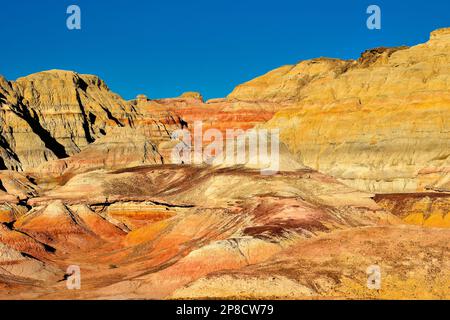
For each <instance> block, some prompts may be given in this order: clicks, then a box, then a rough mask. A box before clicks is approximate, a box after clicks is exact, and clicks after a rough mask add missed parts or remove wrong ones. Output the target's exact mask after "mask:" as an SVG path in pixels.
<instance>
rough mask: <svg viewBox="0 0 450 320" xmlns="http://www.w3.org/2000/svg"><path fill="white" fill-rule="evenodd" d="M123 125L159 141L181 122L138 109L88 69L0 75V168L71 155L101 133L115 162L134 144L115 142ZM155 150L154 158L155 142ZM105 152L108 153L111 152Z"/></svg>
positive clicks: (25, 166)
mask: <svg viewBox="0 0 450 320" xmlns="http://www.w3.org/2000/svg"><path fill="white" fill-rule="evenodd" d="M124 127H125V128H132V129H136V130H137V129H139V130H138V131H139V132H140V134H141V135H142V138H141V140H144V139H147V140H148V141H143V142H142V143H141V144H142V145H146V146H149V145H152V146H156V147H157V146H158V144H159V143H161V142H162V141H167V140H170V132H171V131H173V130H175V129H177V128H179V127H180V121H179V120H178V118H176V117H174V116H172V115H171V114H170V113H169V112H165V114H164V115H155V114H148V113H147V114H145V113H142V112H139V111H138V110H136V109H135V107H134V106H133V105H131V104H129V103H128V102H126V101H124V100H123V99H122V98H121V97H120V96H118V95H116V94H114V93H112V92H111V91H110V90H109V89H108V87H107V86H106V84H105V83H104V82H103V81H102V80H101V79H99V78H98V77H96V76H92V75H81V74H77V73H75V72H71V71H62V70H52V71H45V72H40V73H36V74H33V75H30V76H27V77H24V78H19V79H17V81H7V80H6V79H4V78H3V77H1V78H0V130H1V131H0V158H1V161H0V169H14V170H28V169H31V168H36V167H39V166H41V165H42V164H43V163H45V162H47V161H50V160H57V159H65V158H67V157H69V156H72V155H75V154H77V153H79V152H80V151H82V150H83V149H84V148H86V147H87V146H89V145H91V144H92V143H94V142H96V141H97V140H99V139H103V140H105V139H106V140H107V141H109V143H110V148H109V149H113V150H116V151H117V152H116V154H115V156H114V157H115V158H116V162H117V163H116V164H119V163H120V157H122V156H124V157H126V153H128V152H130V151H132V150H131V149H130V148H132V144H131V145H130V146H128V147H125V146H124V148H120V147H118V145H117V143H116V142H117V138H116V137H114V136H115V135H117V134H118V133H117V128H124ZM126 132H127V131H123V132H122V133H121V135H123V133H126ZM126 135H127V134H125V136H126ZM130 135H131V134H128V136H130ZM105 136H106V138H104V137H105ZM123 137H124V136H122V138H123ZM98 144H101V142H99V143H98ZM98 144H97V146H98ZM150 149H152V148H150ZM143 150H144V149H143V148H139V150H137V149H136V150H134V152H138V153H143V152H144V151H143ZM99 151H100V152H98V153H97V154H96V155H95V156H96V157H97V160H99V159H103V153H102V152H103V151H105V150H99ZM151 152H152V151H151ZM91 153H92V148H91ZM153 153H155V158H158V157H157V156H156V154H157V151H156V148H155V152H153ZM107 154H108V156H109V158H111V152H107ZM144 158H145V157H144ZM151 158H152V159H153V158H154V157H151ZM105 161H106V162H111V160H108V159H106V160H105ZM152 161H153V160H152ZM87 162H89V161H87ZM156 162H160V160H156ZM60 165H64V164H60ZM122 165H126V163H122Z"/></svg>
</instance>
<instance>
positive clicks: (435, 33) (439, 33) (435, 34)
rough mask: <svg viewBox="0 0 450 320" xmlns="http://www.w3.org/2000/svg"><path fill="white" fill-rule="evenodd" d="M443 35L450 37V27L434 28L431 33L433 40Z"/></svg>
mask: <svg viewBox="0 0 450 320" xmlns="http://www.w3.org/2000/svg"><path fill="white" fill-rule="evenodd" d="M442 37H445V38H447V37H448V38H450V27H447V28H441V29H437V30H434V31H433V32H431V34H430V39H431V40H434V39H438V38H442Z"/></svg>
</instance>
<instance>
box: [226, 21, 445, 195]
mask: <svg viewBox="0 0 450 320" xmlns="http://www.w3.org/2000/svg"><path fill="white" fill-rule="evenodd" d="M449 66H450V29H441V30H437V31H435V32H433V33H432V34H431V38H430V41H428V42H427V43H425V44H421V45H417V46H414V47H411V48H405V47H399V48H391V49H387V48H378V49H374V50H368V51H366V52H364V53H363V55H362V56H361V58H360V59H359V60H358V61H339V60H334V59H332V60H330V59H315V60H311V61H305V62H301V63H299V64H298V65H296V66H286V67H282V68H280V69H277V70H275V71H273V72H270V73H268V74H267V75H264V76H262V77H260V78H257V79H256V80H253V81H250V82H249V83H247V84H243V85H241V86H239V87H237V88H236V90H235V91H234V92H233V93H232V94H231V95H230V96H229V98H233V99H239V100H256V101H258V100H259V101H288V102H290V106H289V107H287V108H286V107H285V108H283V109H282V110H280V111H278V112H277V113H276V114H275V116H274V117H273V118H272V119H271V120H270V121H269V122H268V124H267V127H270V128H280V129H281V140H282V141H284V142H285V143H286V144H287V145H289V146H290V148H291V151H293V152H294V153H295V154H296V155H297V157H299V158H300V159H301V161H302V162H303V163H304V164H305V165H307V166H310V167H312V168H314V169H317V170H320V171H322V172H326V173H328V174H331V175H333V176H335V177H338V178H339V179H341V181H343V182H345V183H346V184H348V185H350V186H353V187H356V188H358V189H361V190H367V191H371V192H415V191H423V190H425V189H432V190H439V191H445V190H446V188H447V186H448V175H449V171H450V92H449V88H450V68H449Z"/></svg>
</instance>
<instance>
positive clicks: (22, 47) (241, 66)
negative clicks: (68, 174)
mask: <svg viewBox="0 0 450 320" xmlns="http://www.w3.org/2000/svg"><path fill="white" fill-rule="evenodd" d="M70 4H77V5H79V6H80V7H81V10H82V29H81V30H80V31H69V30H68V29H67V28H66V18H67V14H66V9H67V7H68V5H70ZM370 4H377V5H379V6H380V7H381V9H382V30H381V31H371V30H368V29H367V28H366V19H367V17H368V15H367V14H366V8H367V7H368V5H370ZM445 26H450V1H449V0H426V1H419V0H408V1H406V0H373V1H365V0H362V1H361V0H353V1H350V0H340V1H331V0H330V1H325V0H321V1H314V0H310V1H301V0H272V1H266V0H239V1H238V0H192V1H189V0H177V1H176V0H158V1H156V0H126V1H114V0H109V1H104V0H70V1H66V0H39V1H37V0H18V1H2V2H1V5H0V30H1V37H0V43H1V47H0V74H3V75H4V76H5V77H7V78H8V79H10V80H14V79H16V78H17V77H20V76H24V75H27V74H30V73H33V72H37V71H42V70H48V69H54V68H57V69H68V70H74V71H77V72H80V73H91V74H97V75H99V76H100V77H101V78H102V79H104V80H105V81H106V83H107V84H108V85H109V87H110V88H111V89H112V90H113V91H115V92H117V93H119V94H121V95H122V96H123V97H124V98H127V99H130V98H133V97H135V96H136V95H137V94H139V93H144V94H147V95H148V96H149V97H153V98H158V97H171V96H177V95H179V94H181V93H182V92H184V91H200V92H202V93H203V95H204V96H205V97H207V98H214V97H223V96H225V95H227V94H228V93H229V92H230V91H231V90H232V89H233V88H234V87H235V86H236V85H237V84H239V83H242V82H245V81H247V80H250V79H252V78H254V77H256V76H258V75H260V74H263V73H265V72H267V71H269V70H271V69H273V68H276V67H278V66H281V65H284V64H293V63H296V62H298V61H300V60H304V59H309V58H313V57H319V56H328V57H338V58H346V59H348V58H357V57H358V56H359V54H360V53H361V52H362V51H364V50H365V49H368V48H372V47H377V46H381V45H384V46H397V45H413V44H417V43H421V42H425V41H427V39H428V36H429V32H430V31H432V30H433V29H437V28H440V27H445Z"/></svg>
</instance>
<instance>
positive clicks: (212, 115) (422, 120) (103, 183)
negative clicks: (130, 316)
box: [0, 29, 450, 299]
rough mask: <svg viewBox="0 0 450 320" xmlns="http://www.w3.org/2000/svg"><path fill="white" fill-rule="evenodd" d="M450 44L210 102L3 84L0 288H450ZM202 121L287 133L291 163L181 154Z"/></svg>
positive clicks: (287, 74)
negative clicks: (192, 158) (269, 165)
mask: <svg viewBox="0 0 450 320" xmlns="http://www.w3.org/2000/svg"><path fill="white" fill-rule="evenodd" d="M449 49H450V29H442V30H437V31H435V32H433V33H432V34H431V39H430V41H429V42H427V43H425V44H422V45H418V46H414V47H411V48H406V47H398V48H377V49H372V50H368V51H366V52H364V53H363V54H362V56H361V58H360V59H359V60H357V61H342V60H338V59H327V58H319V59H313V60H309V61H303V62H300V63H299V64H297V65H295V66H284V67H281V68H279V69H276V70H274V71H272V72H269V73H268V74H266V75H264V76H262V77H259V78H257V79H255V80H252V81H250V82H248V83H245V84H242V85H240V86H238V87H237V88H236V89H235V90H234V91H233V92H232V93H231V94H230V95H229V96H228V97H227V98H224V99H213V100H209V101H206V102H204V101H203V97H202V95H201V94H199V93H195V92H188V93H185V94H183V95H181V96H180V97H178V98H168V99H158V100H151V99H148V98H147V97H146V96H144V95H139V96H137V98H136V99H134V100H132V101H125V100H123V99H122V98H120V97H119V96H118V95H116V94H114V93H112V92H111V91H110V90H109V89H108V88H107V86H106V84H105V83H104V82H103V81H102V80H100V79H99V78H98V77H96V76H90V75H80V74H77V73H74V72H69V71H58V70H54V71H46V72H41V73H37V74H34V75H30V76H28V77H24V78H20V79H18V80H16V81H7V80H6V79H4V78H0V111H1V112H0V159H1V161H0V299H11V298H13V299H24V298H25V299H102V298H105V299H172V298H175V299H196V298H229V299H236V298H241V299H242V298H244V299H270V298H275V299H281V298H283V299H327V298H331V299H405V298H411V299H430V298H431V299H448V298H449V297H450V291H449V289H450V286H449V277H448V275H449V274H450V245H449V244H450V233H449V230H450V224H449V223H450V220H449V219H450V212H449V209H450V202H449V200H450V196H449V194H450V189H449V181H450V180H449V179H450V178H449V177H450V176H449V171H450V166H449V161H450V160H449V159H450V158H449V150H450V145H449V144H450V131H449V128H450V126H449V120H448V119H449V118H450V117H449V116H450V95H449V90H448V88H449V85H450V71H449V70H450V69H449V68H448V66H449V63H450V50H449ZM198 120H201V121H203V125H204V128H203V129H204V130H207V129H208V128H215V129H219V130H220V131H221V132H225V131H226V130H227V129H242V130H246V129H250V128H253V127H255V126H256V127H262V128H279V129H280V130H281V139H282V143H281V144H280V147H279V150H280V170H279V171H277V172H274V173H273V174H271V175H262V174H261V172H260V170H258V169H259V167H257V166H254V167H252V166H251V165H250V164H249V163H243V164H240V165H235V164H232V163H231V164H223V165H219V164H217V163H215V162H213V163H212V164H211V165H207V164H196V165H191V164H171V163H170V153H171V151H172V149H173V147H174V145H175V144H176V143H177V141H176V140H174V139H171V136H172V133H173V132H174V130H176V129H182V128H187V129H189V130H192V129H193V125H194V123H195V121H198ZM375 264H376V265H377V266H379V267H380V268H381V270H382V287H381V288H380V289H379V290H371V289H369V288H368V287H367V280H368V279H367V273H366V272H367V268H368V267H369V266H372V265H375ZM70 265H78V266H80V270H82V273H81V277H82V286H81V289H80V290H67V287H66V281H65V280H66V278H67V276H68V275H67V274H66V270H67V267H68V266H70Z"/></svg>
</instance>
